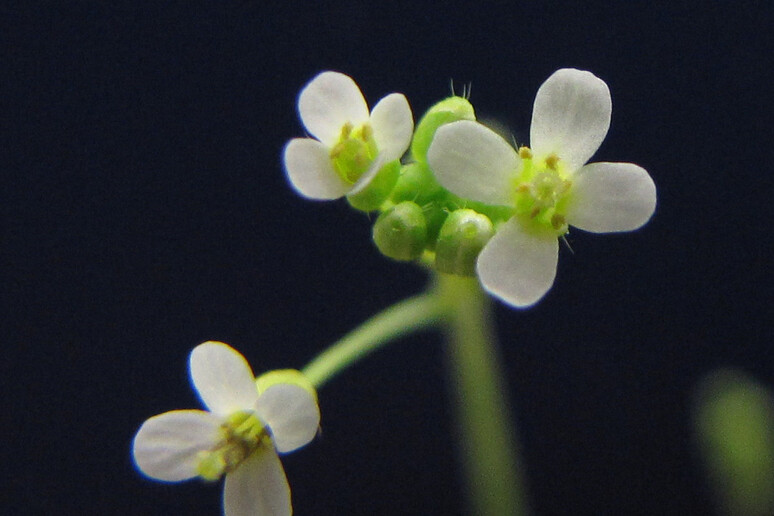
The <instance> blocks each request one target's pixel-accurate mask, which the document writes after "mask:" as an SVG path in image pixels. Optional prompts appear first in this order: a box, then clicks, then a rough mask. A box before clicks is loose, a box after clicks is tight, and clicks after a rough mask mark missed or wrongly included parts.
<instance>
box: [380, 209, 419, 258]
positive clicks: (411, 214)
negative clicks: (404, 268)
mask: <svg viewBox="0 0 774 516" xmlns="http://www.w3.org/2000/svg"><path fill="white" fill-rule="evenodd" d="M373 239H374V243H375V244H376V247H378V248H379V251H381V252H382V254H383V255H385V256H388V257H390V258H392V259H394V260H401V261H410V260H416V259H417V258H419V257H420V256H421V255H422V252H423V251H424V250H425V246H426V245H427V221H426V220H425V215H424V213H422V208H420V207H419V206H418V205H417V204H416V203H414V202H411V201H405V202H401V203H399V204H396V205H395V206H393V207H392V208H390V209H389V210H387V211H385V212H384V213H382V214H381V215H379V218H378V219H376V223H375V224H374V228H373Z"/></svg>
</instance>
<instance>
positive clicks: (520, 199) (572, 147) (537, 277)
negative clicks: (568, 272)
mask: <svg viewBox="0 0 774 516" xmlns="http://www.w3.org/2000/svg"><path fill="white" fill-rule="evenodd" d="M611 110H612V104H611V99H610V91H609V90H608V88H607V85H606V84H605V83H604V81H602V80H601V79H599V78H598V77H596V76H594V75H593V74H591V73H590V72H585V71H581V70H575V69H562V70H558V71H556V72H555V73H554V74H553V75H551V77H549V78H548V79H547V80H546V81H545V82H544V83H543V85H542V86H540V89H539V90H538V92H537V95H536V97H535V104H534V107H533V111H532V126H531V128H530V142H531V145H532V147H531V148H528V147H521V148H520V149H519V150H518V151H517V150H515V149H514V148H513V147H512V146H511V145H510V144H508V143H507V142H506V141H505V140H503V139H502V138H501V137H500V136H498V135H497V134H496V133H495V132H493V131H492V130H490V129H488V128H487V127H485V126H483V125H481V124H479V123H477V122H473V121H467V120H463V121H458V122H453V123H450V124H447V125H444V126H441V127H440V128H439V129H438V131H437V132H436V135H435V137H434V139H433V142H432V144H431V145H430V149H429V150H428V164H429V165H430V168H431V169H432V170H433V172H434V174H435V176H436V178H437V179H438V181H439V182H440V183H441V185H443V186H444V187H445V188H446V189H448V190H450V191H451V192H452V193H454V194H456V195H458V196H460V197H463V198H466V199H471V200H473V201H479V202H483V203H486V204H490V205H505V206H510V207H512V208H513V216H512V217H511V218H510V219H509V220H508V221H507V222H504V223H503V224H502V225H501V226H500V227H499V228H498V229H497V233H496V234H495V235H494V236H493V237H492V239H491V240H490V241H489V242H488V243H487V244H486V246H485V247H484V249H483V250H482V251H481V253H480V255H479V257H478V260H477V263H476V272H477V275H478V277H479V280H480V281H481V284H482V285H483V287H484V288H485V289H486V290H487V291H489V292H490V293H491V294H493V295H495V296H497V297H498V298H500V299H502V300H503V301H505V302H506V303H509V304H511V305H513V306H517V307H526V306H530V305H532V304H534V303H536V302H537V301H538V300H540V298H541V297H543V295H544V294H545V293H546V292H547V291H548V289H550V288H551V285H552V284H553V282H554V277H555V276H556V264H557V257H558V252H559V249H558V247H559V246H558V241H557V237H558V236H561V235H563V234H564V233H566V232H567V228H568V225H572V226H575V227H577V228H580V229H582V230H585V231H590V232H593V233H608V232H618V231H631V230H634V229H637V228H639V227H640V226H642V225H643V224H645V223H646V222H647V221H648V219H650V217H651V215H652V214H653V211H654V210H655V207H656V187H655V185H654V184H653V180H652V179H651V178H650V176H649V175H648V173H647V172H646V171H645V170H644V169H643V168H641V167H639V166H637V165H634V164H632V163H590V164H585V163H586V162H587V161H588V160H589V158H591V156H593V155H594V153H595V152H596V151H597V149H598V148H599V146H600V145H601V143H602V140H604V138H605V135H606V134H607V130H608V128H609V127H610V113H611Z"/></svg>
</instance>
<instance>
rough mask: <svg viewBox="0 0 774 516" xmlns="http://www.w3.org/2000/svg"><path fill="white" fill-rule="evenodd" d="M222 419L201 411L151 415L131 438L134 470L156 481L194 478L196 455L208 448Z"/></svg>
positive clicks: (215, 439) (214, 440)
mask: <svg viewBox="0 0 774 516" xmlns="http://www.w3.org/2000/svg"><path fill="white" fill-rule="evenodd" d="M220 423H221V420H220V418H219V417H217V416H215V415H213V414H210V413H209V412H205V411H203V410H173V411H171V412H164V413H163V414H159V415H157V416H153V417H152V418H150V419H148V420H147V421H145V423H143V425H142V426H141V427H140V429H139V430H138V431H137V435H136V436H135V437H134V443H133V445H132V454H133V455H134V462H135V463H136V464H137V467H138V468H139V469H140V471H142V472H143V473H144V474H146V475H148V476H149V477H151V478H155V479H157V480H164V481H166V482H179V481H181V480H187V479H189V478H193V477H195V476H197V472H196V468H197V465H198V460H197V454H198V453H199V452H201V451H205V450H208V449H210V448H211V447H212V446H213V444H214V443H215V442H216V441H217V439H218V436H219V429H220Z"/></svg>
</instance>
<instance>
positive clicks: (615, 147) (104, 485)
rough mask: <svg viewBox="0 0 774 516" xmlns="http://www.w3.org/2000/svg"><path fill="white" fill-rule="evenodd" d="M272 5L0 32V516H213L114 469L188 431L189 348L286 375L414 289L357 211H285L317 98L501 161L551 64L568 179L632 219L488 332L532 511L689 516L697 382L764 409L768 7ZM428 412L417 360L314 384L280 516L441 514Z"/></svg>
mask: <svg viewBox="0 0 774 516" xmlns="http://www.w3.org/2000/svg"><path fill="white" fill-rule="evenodd" d="M9 4H23V5H26V6H27V7H25V8H20V7H8V5H9ZM278 4H279V2H276V3H275V2H252V1H242V2H201V1H192V0H189V1H174V2H172V1H170V2H154V3H153V4H148V5H144V3H142V2H140V3H137V2H96V1H93V2H86V1H73V2H56V3H36V4H34V6H33V3H29V4H27V3H23V2H13V3H10V2H9V3H8V4H4V5H5V7H2V8H0V16H2V23H3V25H4V26H5V27H4V28H3V29H2V31H0V38H2V40H1V41H2V47H0V48H2V53H3V56H4V59H3V61H2V62H3V64H2V67H0V85H2V89H1V90H0V104H1V105H2V112H1V113H0V118H1V119H2V120H3V122H2V131H1V132H0V141H2V156H3V157H2V160H0V170H2V188H0V195H2V203H1V204H0V209H2V240H1V241H0V256H2V272H3V279H2V288H1V292H2V298H3V300H2V302H3V308H2V316H3V326H2V329H3V331H2V338H3V351H2V357H3V358H2V363H1V366H0V367H2V370H1V371H0V375H1V376H0V378H2V384H3V391H2V394H3V398H4V405H7V407H8V408H9V409H10V411H9V410H7V409H6V410H5V411H4V415H3V423H2V424H3V426H4V427H5V428H6V429H7V430H10V433H11V434H12V435H13V437H12V438H10V439H9V438H5V439H3V444H2V450H3V457H2V459H3V470H4V475H3V476H5V477H7V478H6V480H5V481H4V486H3V489H4V491H5V492H6V496H7V495H8V494H10V499H6V501H5V502H3V505H4V506H5V507H6V510H5V511H4V512H6V513H8V514H67V513H77V514H148V515H154V514H158V515H162V514H165V515H166V514H203V515H204V514H217V513H218V511H219V507H220V498H221V492H220V491H221V489H220V487H219V486H202V485H200V484H199V483H198V482H190V483H186V484H182V485H163V484H159V483H155V482H152V481H149V480H146V479H144V478H143V477H141V476H140V475H139V474H138V473H137V472H136V471H135V470H134V469H133V466H132V463H131V458H130V442H131V439H132V436H133V435H134V432H135V431H136V429H137V428H138V427H139V425H140V424H141V423H142V422H143V421H144V420H145V419H146V418H147V417H149V416H152V415H154V414H157V413H159V412H163V411H166V410H171V409H175V408H194V407H196V406H197V401H196V398H195V395H194V393H193V391H192V390H191V389H190V387H189V385H188V378H187V367H186V363H187V357H188V352H189V351H190V349H191V348H192V347H193V346H195V345H196V344H198V343H200V342H202V341H205V340H208V339H216V340H222V341H225V342H228V343H230V344H231V345H233V346H234V347H235V348H237V349H239V350H240V351H241V352H242V353H244V355H245V356H246V357H247V358H248V360H249V361H250V363H251V364H252V365H253V367H254V369H255V370H256V371H261V370H264V369H271V368H279V367H299V368H300V367H302V366H303V365H304V364H305V363H306V362H307V361H308V360H309V359H311V358H312V357H313V356H314V355H315V354H316V353H317V352H319V351H320V350H322V349H323V348H324V347H325V346H327V345H328V344H330V343H332V342H333V341H335V340H336V339H337V338H339V337H340V336H341V335H343V334H344V333H346V332H347V331H349V330H350V329H352V328H353V327H354V326H356V325H357V324H358V323H359V322H361V321H363V320H364V319H366V318H367V317H369V316H370V315H372V314H374V313H375V312H377V311H378V310H380V309H381V308H384V307H386V306H388V305H389V304H390V303H392V302H395V301H397V300H399V299H401V298H403V297H406V296H408V295H411V294H413V293H415V292H418V291H419V290H420V289H422V288H423V285H424V283H425V281H426V279H425V277H424V275H423V274H422V273H421V272H420V271H419V270H417V269H415V268H414V267H412V266H410V265H405V264H398V263H393V262H390V261H388V260H387V259H385V258H383V257H382V256H381V255H380V254H379V253H378V252H377V251H376V250H375V249H374V248H373V245H372V244H371V242H370V224H369V220H368V219H367V218H366V217H365V216H364V215H362V214H359V213H356V212H354V211H351V210H350V209H349V208H348V207H347V205H346V203H345V202H343V201H340V202H332V203H316V202H309V201H305V200H303V199H301V198H299V197H297V196H296V195H295V194H294V193H293V192H292V191H291V189H290V188H289V186H288V185H287V184H286V181H285V178H284V173H283V170H282V166H281V162H280V152H281V148H282V146H283V145H284V143H285V141H286V140H288V139H289V138H291V137H294V136H300V135H303V129H302V126H301V124H300V122H299V121H298V119H297V115H296V111H295V100H296V96H297V94H298V91H299V90H300V88H301V87H302V86H303V85H304V84H305V83H306V82H307V81H308V80H309V79H311V78H312V77H313V76H314V75H315V74H316V73H318V72H319V71H321V70H326V69H333V70H339V71H342V72H345V73H347V74H349V75H351V76H352V77H354V78H355V80H356V81H357V82H358V84H359V85H360V86H361V88H362V90H363V92H364V93H365V96H366V98H367V99H368V101H369V103H371V105H373V104H374V103H375V102H376V101H377V100H378V99H379V98H381V97H382V96H384V95H385V94H388V93H390V92H393V91H399V92H402V93H405V94H406V96H407V97H408V99H409V101H410V103H411V105H412V108H413V110H414V112H415V116H417V117H418V116H419V115H420V114H421V113H422V112H423V111H424V110H425V109H427V107H429V106H430V105H431V104H432V103H434V102H435V101H437V100H440V99H441V98H444V97H445V96H447V95H448V93H449V80H450V79H454V81H455V82H456V83H457V84H460V85H461V84H462V83H465V82H468V81H470V82H472V84H473V96H472V102H473V104H474V106H475V107H476V109H477V112H478V114H479V115H481V116H493V117H496V118H498V119H499V120H500V121H502V122H504V123H505V124H507V125H508V126H509V127H511V128H512V130H513V132H514V134H515V136H516V138H517V139H518V140H520V141H525V140H526V139H527V138H528V134H529V121H530V114H531V108H532V101H533V98H534V95H535V92H536V91H537V88H538V87H539V86H540V84H541V83H542V82H543V80H545V78H547V77H548V75H550V74H551V73H552V72H553V71H554V70H556V69H558V68H561V67H568V66H569V67H577V68H581V69H587V70H591V71H593V72H594V73H595V74H596V75H598V76H599V77H601V78H602V79H604V80H605V81H606V82H607V84H608V85H609V87H610V90H611V92H612V98H613V118H612V126H611V130H610V133H609V135H608V137H607V139H606V140H605V142H604V144H603V145H602V147H601V148H600V150H599V151H598V152H597V154H596V156H595V158H594V160H596V161H631V162H634V163H637V164H639V165H641V166H644V167H645V168H646V169H647V170H648V171H649V172H650V174H651V175H652V177H653V178H654V180H655V183H656V185H657V188H658V195H659V202H658V207H657V210H656V214H655V216H654V218H653V220H652V221H651V222H650V224H648V225H647V226H646V227H645V228H644V229H642V230H640V231H639V232H636V233H634V234H623V235H617V236H609V235H608V236H596V235H590V234H584V233H582V232H580V231H575V232H573V233H572V234H571V235H570V242H571V244H572V246H573V248H574V251H575V254H574V255H573V254H571V253H570V252H569V251H567V249H565V248H563V249H562V250H561V256H560V264H559V271H558V276H557V281H556V284H555V285H554V287H553V289H552V290H551V291H550V293H549V294H548V295H547V297H546V298H545V299H544V300H543V301H542V302H541V303H540V304H539V305H538V306H537V307H535V308H534V309H531V310H528V311H514V310H511V309H508V308H506V307H504V306H502V305H498V306H497V310H496V313H497V323H498V329H499V334H500V337H501V349H502V353H503V361H504V364H505V366H506V368H507V375H508V381H509V387H510V392H509V394H510V395H511V397H512V399H513V404H514V406H515V409H516V417H517V423H518V425H519V430H520V434H521V436H520V437H521V443H522V448H523V459H524V467H525V469H526V472H527V475H528V488H529V491H530V499H531V503H532V505H533V508H534V509H535V513H536V514H537V515H553V514H556V515H564V514H707V513H708V512H709V511H710V510H711V507H712V497H711V491H710V489H709V488H708V487H707V486H706V484H705V482H704V481H703V476H702V470H701V467H700V463H699V462H698V461H697V457H696V453H695V451H694V448H693V446H692V441H691V419H690V407H691V397H692V394H693V391H694V388H695V385H696V383H697V382H698V381H699V380H700V379H701V378H702V377H703V376H704V375H705V374H706V373H708V372H709V371H711V370H713V369H714V368H716V367H719V366H724V365H733V366H737V367H741V368H743V369H744V370H746V371H748V372H749V373H751V374H752V375H753V376H755V377H756V378H758V379H759V380H761V381H763V382H765V383H767V384H769V385H774V362H773V361H772V358H773V357H772V347H771V346H772V331H771V315H770V314H771V312H770V308H771V307H770V304H771V294H772V289H771V287H770V286H769V285H768V280H769V277H770V270H771V264H772V263H774V261H773V260H772V258H773V256H772V255H773V254H774V253H772V244H773V242H772V221H771V211H772V210H771V206H772V204H771V203H772V194H774V185H773V182H772V176H773V172H774V171H773V170H772V162H773V161H774V160H773V159H772V158H774V140H772V134H773V133H772V117H771V113H772V107H771V106H772V102H773V101H774V95H772V73H771V66H772V54H771V48H772V36H771V29H772V24H773V23H774V16H772V11H773V9H772V4H771V2H769V1H741V2H721V1H718V2H698V1H697V2H681V1H671V2H662V3H657V2H656V3H654V2H638V1H632V2H490V3H485V2H464V3H463V2H461V3H458V4H457V3H454V2H452V3H449V2H438V3H437V4H433V3H424V4H422V3H418V2H411V3H408V2H407V3H405V4H404V3H403V2H393V3H387V2H379V3H376V2H374V3H362V2H354V1H347V0H343V1H339V2H335V3H327V2H314V3H312V2H309V3H302V2H293V1H289V2H285V3H282V4H281V5H278ZM446 385H447V384H446V378H445V369H444V353H443V341H442V340H441V338H440V337H439V336H438V335H437V334H435V333H425V334H421V335H418V336H415V337H411V338H406V339H403V340H401V341H399V342H397V343H395V344H394V345H392V346H391V347H389V348H388V349H387V350H386V351H384V352H381V353H379V354H377V355H374V356H372V357H370V358H369V359H367V360H365V361H363V362H362V363H361V364H359V365H358V366H357V367H355V368H353V369H351V370H349V371H347V372H346V373H345V374H343V375H342V376H341V377H339V378H338V379H336V380H335V381H334V382H332V383H331V384H330V385H328V386H326V387H324V388H323V390H321V392H320V397H321V399H320V401H321V408H322V416H323V421H322V428H323V432H322V436H321V438H319V439H317V440H316V441H315V442H313V443H312V444H311V445H310V446H308V447H307V448H305V449H303V450H301V451H299V452H297V453H294V454H292V455H289V456H287V457H285V459H284V463H285V466H286V470H287V474H288V477H289V480H290V483H291V487H292V490H293V501H294V506H295V508H296V513H297V514H299V515H311V514H317V515H328V514H330V515H376V514H406V515H414V514H417V515H419V514H444V515H445V514H452V515H454V514H462V513H463V512H464V511H463V499H462V495H461V480H460V478H459V476H458V469H457V462H456V460H457V459H456V451H457V442H456V440H455V434H454V429H453V426H452V424H451V421H450V410H449V406H448V403H447V402H448V395H447V394H448V393H447V387H446Z"/></svg>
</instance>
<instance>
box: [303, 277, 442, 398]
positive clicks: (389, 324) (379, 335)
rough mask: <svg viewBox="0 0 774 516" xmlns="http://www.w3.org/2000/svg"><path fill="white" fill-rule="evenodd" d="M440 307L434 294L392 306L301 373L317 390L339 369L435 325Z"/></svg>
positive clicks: (324, 352)
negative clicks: (403, 336)
mask: <svg viewBox="0 0 774 516" xmlns="http://www.w3.org/2000/svg"><path fill="white" fill-rule="evenodd" d="M442 306H443V305H442V304H441V303H440V300H439V298H438V296H436V294H435V293H434V292H429V293H425V294H421V295H418V296H414V297H410V298H408V299H405V300H403V301H401V302H399V303H397V304H394V305H392V306H391V307H389V308H387V309H386V310H383V311H381V312H379V313H378V314H376V315H374V316H373V317H371V318H370V319H368V320H367V321H366V322H364V323H363V324H361V325H360V326H358V327H357V328H356V329H354V330H352V331H351V332H350V333H348V334H347V335H345V336H344V338H342V339H341V340H339V341H338V342H336V343H335V344H334V345H333V346H331V347H330V348H328V349H326V350H325V351H323V352H322V353H320V354H319V355H317V357H316V358H315V359H314V360H312V361H311V362H310V363H309V364H308V365H307V366H306V367H305V368H304V369H303V371H302V373H304V375H305V376H306V377H307V378H308V379H309V381H310V382H312V384H313V385H314V386H315V387H316V388H318V389H319V388H320V387H321V386H322V385H323V384H325V383H327V382H328V381H330V380H331V379H332V378H333V377H334V376H336V375H337V374H338V373H340V372H341V371H342V370H344V369H346V368H347V367H349V366H350V365H352V364H353V363H354V362H356V361H358V360H359V359H360V358H362V357H364V356H365V355H367V354H369V353H371V352H373V351H376V350H377V349H379V348H380V347H381V346H382V345H384V344H386V343H387V342H389V341H390V340H392V339H396V338H398V337H400V336H402V335H405V334H407V333H411V332H413V331H415V330H418V329H421V328H425V327H427V326H431V325H433V324H435V323H436V322H438V319H439V318H440V316H441V310H442Z"/></svg>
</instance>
